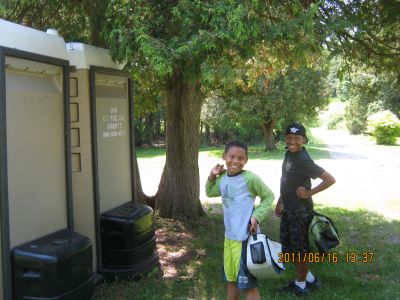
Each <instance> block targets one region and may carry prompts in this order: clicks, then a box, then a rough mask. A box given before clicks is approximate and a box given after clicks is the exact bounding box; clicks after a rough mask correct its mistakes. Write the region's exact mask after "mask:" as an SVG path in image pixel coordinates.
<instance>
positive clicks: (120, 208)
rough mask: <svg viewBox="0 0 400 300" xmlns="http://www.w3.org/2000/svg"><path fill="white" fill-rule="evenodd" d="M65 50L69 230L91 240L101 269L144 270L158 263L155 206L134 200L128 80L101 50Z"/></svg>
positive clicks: (75, 45)
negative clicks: (68, 93) (71, 212)
mask: <svg viewBox="0 0 400 300" xmlns="http://www.w3.org/2000/svg"><path fill="white" fill-rule="evenodd" d="M67 51H68V55H69V61H70V65H71V66H72V67H73V70H71V73H70V76H71V81H70V85H71V135H72V143H71V145H72V157H73V159H72V161H73V172H72V192H73V199H74V200H73V201H74V205H73V206H74V223H75V230H76V231H77V232H79V233H82V234H85V235H87V236H89V237H90V238H91V239H92V240H95V244H96V246H95V248H96V260H95V262H94V265H95V266H96V270H98V271H99V273H101V274H103V275H104V276H106V277H113V276H115V275H121V276H136V275H139V274H143V273H145V272H148V271H149V270H151V269H152V268H153V267H155V266H157V265H158V263H159V261H158V255H157V251H156V239H155V230H154V218H153V210H152V209H151V208H150V207H148V206H146V205H143V204H140V203H136V202H135V200H136V197H135V188H134V174H135V172H134V161H133V157H134V137H133V98H132V94H131V91H132V83H131V79H130V77H129V74H127V73H125V72H122V71H121V70H120V69H121V68H122V66H121V65H118V64H116V63H114V62H113V61H112V59H111V56H110V54H109V51H108V50H107V49H103V48H98V47H94V46H91V45H86V44H82V43H67ZM74 157H75V158H74Z"/></svg>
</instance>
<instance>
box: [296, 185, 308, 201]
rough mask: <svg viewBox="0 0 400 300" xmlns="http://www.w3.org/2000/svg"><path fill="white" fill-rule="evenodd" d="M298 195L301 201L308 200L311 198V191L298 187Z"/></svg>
mask: <svg viewBox="0 0 400 300" xmlns="http://www.w3.org/2000/svg"><path fill="white" fill-rule="evenodd" d="M296 195H297V197H299V198H300V199H308V198H310V197H311V193H310V191H308V190H306V188H305V187H304V186H301V187H298V188H297V190H296Z"/></svg>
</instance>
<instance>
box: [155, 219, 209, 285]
mask: <svg viewBox="0 0 400 300" xmlns="http://www.w3.org/2000/svg"><path fill="white" fill-rule="evenodd" d="M156 227H157V229H156V239H157V251H158V256H159V259H160V264H161V270H162V278H163V279H181V280H184V279H189V278H192V277H193V275H194V271H195V268H194V267H193V265H191V264H190V262H198V263H199V262H200V261H201V260H202V258H203V257H205V250H204V249H196V248H195V247H194V246H193V241H194V237H193V235H192V234H191V233H190V231H188V230H187V228H186V226H185V225H184V224H182V223H181V222H179V221H177V220H172V219H160V218H156Z"/></svg>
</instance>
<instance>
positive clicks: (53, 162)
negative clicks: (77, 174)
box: [0, 20, 73, 300]
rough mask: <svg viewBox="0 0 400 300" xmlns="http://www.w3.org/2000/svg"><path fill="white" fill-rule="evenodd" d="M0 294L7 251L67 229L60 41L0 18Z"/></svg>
mask: <svg viewBox="0 0 400 300" xmlns="http://www.w3.org/2000/svg"><path fill="white" fill-rule="evenodd" d="M0 36H1V40H0V122H1V123H0V176H1V180H0V197H1V199H0V214H1V216H0V217H1V221H0V227H1V247H0V251H1V262H0V264H1V266H0V267H1V270H2V272H0V276H1V278H0V279H1V280H0V282H1V283H0V284H1V285H0V288H1V291H0V296H1V298H2V299H5V300H9V299H12V296H13V295H12V279H11V273H12V266H11V258H10V257H11V249H12V248H14V247H15V246H17V245H19V244H23V243H26V242H28V241H30V240H33V239H37V238H39V237H42V236H45V235H47V234H50V233H52V232H55V231H57V230H61V229H65V228H70V229H72V227H73V219H72V199H71V194H72V191H71V157H70V133H69V104H68V103H69V99H68V95H69V81H68V78H69V63H68V61H67V60H66V58H67V55H66V51H65V42H64V40H63V39H62V38H60V37H58V36H51V35H49V34H46V33H44V32H40V31H37V30H34V29H31V28H27V27H24V26H20V25H16V24H13V23H11V22H7V21H4V20H0ZM63 49H64V50H63Z"/></svg>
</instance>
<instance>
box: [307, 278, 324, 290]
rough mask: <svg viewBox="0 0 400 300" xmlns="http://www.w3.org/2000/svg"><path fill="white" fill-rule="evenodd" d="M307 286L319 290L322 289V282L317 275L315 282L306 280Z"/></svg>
mask: <svg viewBox="0 0 400 300" xmlns="http://www.w3.org/2000/svg"><path fill="white" fill-rule="evenodd" d="M306 287H308V288H309V289H316V290H319V289H321V282H320V281H319V280H318V278H317V277H315V279H314V281H313V282H309V281H306Z"/></svg>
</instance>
